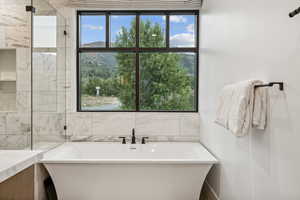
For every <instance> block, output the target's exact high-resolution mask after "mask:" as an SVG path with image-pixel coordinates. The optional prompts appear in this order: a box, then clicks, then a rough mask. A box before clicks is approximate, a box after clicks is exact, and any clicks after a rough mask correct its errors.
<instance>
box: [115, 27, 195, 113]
mask: <svg viewBox="0 0 300 200" xmlns="http://www.w3.org/2000/svg"><path fill="white" fill-rule="evenodd" d="M135 27H136V26H135V21H133V22H132V24H131V27H130V29H129V30H127V29H126V28H125V27H122V29H121V31H120V33H119V34H118V36H117V38H116V43H115V46H116V47H132V46H135V40H136V39H135V32H136V29H135ZM140 46H141V47H163V46H165V40H164V32H163V30H162V27H161V26H160V25H159V24H158V23H155V24H153V23H151V22H150V21H146V22H143V21H142V22H141V23H140ZM180 59H181V55H180V54H176V53H156V52H153V53H141V54H140V58H139V62H140V108H141V109H142V110H193V108H194V95H193V91H192V90H193V89H192V82H193V81H192V78H191V76H190V75H189V74H188V72H187V70H186V69H184V68H183V67H182V65H181V62H180ZM117 63H118V75H119V77H121V80H122V81H121V85H120V90H119V91H120V92H119V95H118V97H119V99H120V101H121V103H122V105H123V109H134V106H135V90H134V88H135V87H134V81H135V73H134V71H135V70H134V67H135V54H130V53H119V54H118V55H117Z"/></svg>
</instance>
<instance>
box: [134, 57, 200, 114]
mask: <svg viewBox="0 0 300 200" xmlns="http://www.w3.org/2000/svg"><path fill="white" fill-rule="evenodd" d="M140 73H141V75H140V76H141V77H140V88H139V89H140V109H141V110H144V111H149V110H151V111H195V110H196V106H195V105H196V103H195V102H196V101H195V97H196V96H195V93H196V80H197V79H196V54H195V53H142V54H140Z"/></svg>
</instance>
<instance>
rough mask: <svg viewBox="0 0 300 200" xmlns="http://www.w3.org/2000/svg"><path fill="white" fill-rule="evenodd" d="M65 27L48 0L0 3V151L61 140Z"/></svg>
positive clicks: (59, 15)
mask: <svg viewBox="0 0 300 200" xmlns="http://www.w3.org/2000/svg"><path fill="white" fill-rule="evenodd" d="M25 7H26V8H27V9H25ZM30 8H34V9H33V10H31V9H30ZM26 10H27V11H26ZM66 28H67V27H66V20H65V18H64V17H63V16H62V15H61V14H60V13H59V12H58V11H57V10H56V9H55V8H53V7H52V6H51V5H50V4H49V3H48V1H47V0H31V1H30V0H0V149H41V148H51V147H52V146H53V145H57V144H59V143H61V142H64V141H65V139H66V134H65V132H66V131H65V128H66V127H65V124H66Z"/></svg>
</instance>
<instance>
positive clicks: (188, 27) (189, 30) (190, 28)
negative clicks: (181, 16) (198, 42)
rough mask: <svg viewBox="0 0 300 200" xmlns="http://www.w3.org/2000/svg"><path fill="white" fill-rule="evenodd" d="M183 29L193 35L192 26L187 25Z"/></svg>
mask: <svg viewBox="0 0 300 200" xmlns="http://www.w3.org/2000/svg"><path fill="white" fill-rule="evenodd" d="M185 28H186V31H187V32H189V33H194V32H195V26H194V24H189V25H187V26H186V27H185Z"/></svg>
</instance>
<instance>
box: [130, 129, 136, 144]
mask: <svg viewBox="0 0 300 200" xmlns="http://www.w3.org/2000/svg"><path fill="white" fill-rule="evenodd" d="M135 140H136V137H135V130H134V128H133V129H132V136H131V144H136V141H135Z"/></svg>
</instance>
